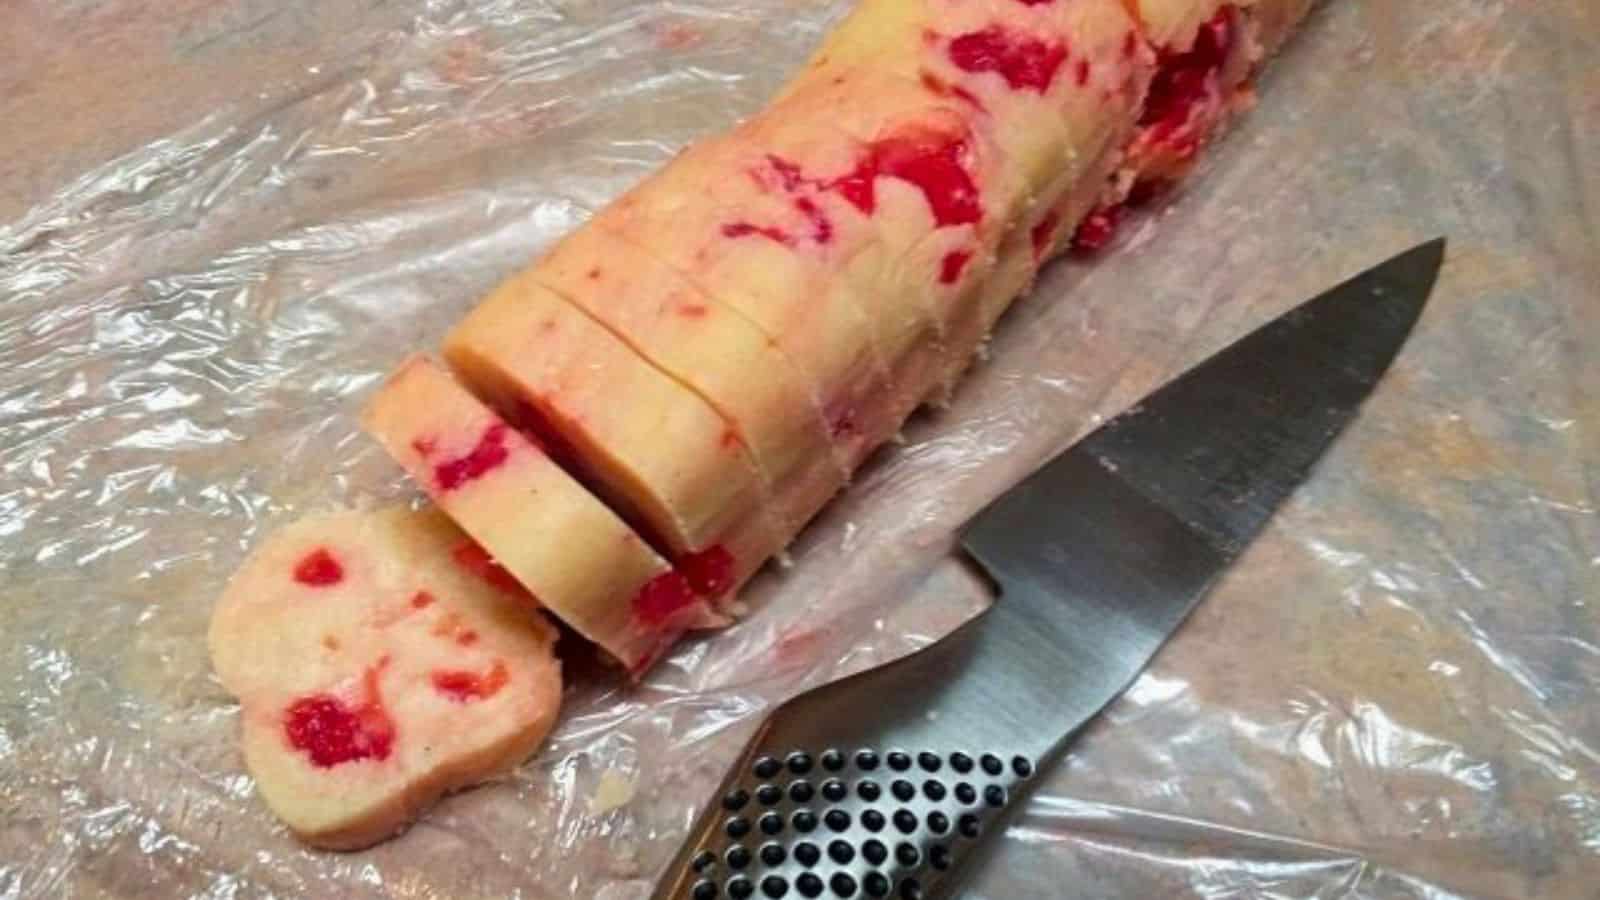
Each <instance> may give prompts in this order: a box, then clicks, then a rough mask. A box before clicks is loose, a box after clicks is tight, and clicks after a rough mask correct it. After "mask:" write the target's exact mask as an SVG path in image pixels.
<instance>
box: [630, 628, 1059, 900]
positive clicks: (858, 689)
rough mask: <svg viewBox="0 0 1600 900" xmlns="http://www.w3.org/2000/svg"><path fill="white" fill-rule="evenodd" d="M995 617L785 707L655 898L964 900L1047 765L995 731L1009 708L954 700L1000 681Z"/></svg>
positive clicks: (755, 742) (706, 814)
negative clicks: (991, 637) (989, 838)
mask: <svg viewBox="0 0 1600 900" xmlns="http://www.w3.org/2000/svg"><path fill="white" fill-rule="evenodd" d="M995 618H996V617H994V616H993V613H990V614H986V615H984V616H980V617H979V618H978V619H975V620H973V621H972V622H969V623H967V624H966V625H964V626H963V627H962V628H959V629H957V630H956V631H955V632H953V633H952V634H950V635H949V636H947V637H946V638H944V639H943V640H941V641H939V642H938V643H936V644H934V645H932V646H930V647H927V648H924V649H923V650H921V651H918V652H917V653H914V654H912V655H910V656H907V657H905V658H903V659H900V660H897V661H895V662H892V663H889V664H887V665H884V666H880V667H878V668H876V669H871V670H869V671H866V672H863V673H861V674H859V675H855V676H852V677H850V678H846V679H843V680H841V681H837V682H834V683H832V684H828V685H824V686H822V687H819V688H816V689H813V690H811V691H808V692H806V693H804V694H801V695H800V696H798V697H796V698H794V699H793V700H790V701H788V702H787V703H785V704H783V705H782V706H780V707H779V708H778V709H777V710H775V711H774V712H773V713H772V714H771V715H769V716H768V717H767V718H766V719H765V720H764V721H763V723H762V724H761V726H760V727H759V728H758V729H757V731H756V734H755V736H754V737H752V738H751V740H750V741H749V743H748V744H747V745H746V746H745V749H744V751H743V752H742V753H741V754H740V755H739V758H738V761H737V762H735V763H734V765H733V767H732V769H731V770H730V771H729V773H728V775H727V776H726V777H725V778H724V779H723V781H722V784H721V786H720V788H719V789H718V791H717V793H716V794H715V795H714V797H713V798H712V800H711V801H710V802H709V803H708V804H707V805H706V806H705V808H704V809H703V811H702V812H701V814H700V816H699V818H698V819H697V820H696V823H695V825H694V827H693V829H692V830H691V831H690V836H689V838H688V839H687V840H686V841H685V843H684V845H683V848H682V849H681V850H680V851H679V852H678V855H677V856H676V858H675V859H674V860H673V862H672V863H671V865H670V866H669V867H668V869H667V871H666V873H665V875H664V877H663V878H662V880H661V881H660V882H659V884H658V886H657V888H656V892H655V893H654V894H653V895H652V896H653V897H654V898H655V900H714V898H724V897H726V898H732V900H744V898H783V897H802V898H813V897H833V898H849V897H864V898H879V897H897V898H933V897H948V896H952V895H953V894H952V891H953V889H954V887H955V886H956V885H957V883H958V882H957V880H956V879H957V877H958V876H959V875H960V874H961V873H962V872H963V871H964V870H965V869H967V868H968V864H969V863H970V862H971V861H972V859H973V857H974V856H975V855H976V854H977V853H978V852H979V851H980V847H981V845H982V844H983V843H984V842H983V841H982V838H983V837H984V835H986V834H988V833H990V832H992V831H994V830H996V829H997V828H998V827H1000V825H1001V823H1002V821H1003V818H1004V815H1005V813H1006V812H1007V811H1008V809H1010V808H1011V806H1012V804H1013V801H1014V799H1015V798H1016V797H1017V795H1018V793H1019V792H1020V791H1021V790H1023V789H1025V788H1026V786H1027V784H1028V782H1029V780H1030V779H1031V776H1032V775H1033V773H1034V770H1035V768H1036V767H1037V766H1038V765H1039V764H1040V763H1041V762H1044V760H1042V759H1040V756H1039V754H1040V751H1041V748H1040V747H1038V746H1035V747H1033V748H1028V747H1025V746H1022V745H1023V744H1028V743H1033V744H1037V743H1038V742H1037V741H1031V742H1030V741H1021V742H1019V741H1018V740H1016V739H1015V736H1014V735H1007V733H1006V730H1005V728H1004V727H1000V728H997V727H996V722H997V721H1003V719H1004V717H999V718H998V719H997V717H996V716H994V715H993V712H994V709H993V707H994V704H992V703H991V704H982V703H976V704H975V703H973V702H970V701H971V700H972V698H971V697H970V696H964V695H963V694H962V692H961V691H959V690H956V691H954V692H952V687H953V686H958V685H960V684H962V683H983V682H985V681H987V680H988V679H986V678H985V675H986V672H985V668H986V666H987V665H989V664H991V661H993V660H994V659H995V658H994V656H993V655H992V654H984V653H980V652H979V651H980V650H981V649H982V648H983V645H984V644H985V636H986V632H987V631H989V630H990V628H991V627H992V626H993V624H995V623H994V619H995ZM988 674H992V673H988ZM1046 730H1047V729H1046Z"/></svg>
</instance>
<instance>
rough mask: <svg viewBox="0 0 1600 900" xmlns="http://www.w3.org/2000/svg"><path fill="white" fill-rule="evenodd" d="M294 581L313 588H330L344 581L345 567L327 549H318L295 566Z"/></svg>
mask: <svg viewBox="0 0 1600 900" xmlns="http://www.w3.org/2000/svg"><path fill="white" fill-rule="evenodd" d="M294 580H295V581H298V582H300V583H301V584H306V585H310V586H311V587H328V586H330V585H335V584H338V583H339V582H341V581H343V580H344V566H341V565H339V560H338V559H336V558H335V557H334V555H333V554H332V553H330V552H329V551H328V548H327V547H318V548H317V549H315V550H313V551H311V552H310V553H307V554H306V555H305V556H304V557H302V558H301V560H300V561H299V562H298V563H296V564H295V567H294Z"/></svg>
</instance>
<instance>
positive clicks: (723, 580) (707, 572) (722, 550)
mask: <svg viewBox="0 0 1600 900" xmlns="http://www.w3.org/2000/svg"><path fill="white" fill-rule="evenodd" d="M734 562H735V560H734V558H733V554H732V553H730V552H728V548H727V547H725V546H723V545H722V544H715V545H713V546H710V547H707V548H706V549H704V550H701V551H699V552H696V553H690V554H688V555H687V556H685V557H683V558H682V559H680V560H678V571H679V572H681V573H683V577H684V578H685V579H687V580H688V582H689V586H690V587H691V588H693V589H694V591H695V593H697V594H700V595H701V596H704V597H715V596H717V595H718V594H721V593H723V592H725V591H727V590H728V588H730V587H732V586H733V568H734Z"/></svg>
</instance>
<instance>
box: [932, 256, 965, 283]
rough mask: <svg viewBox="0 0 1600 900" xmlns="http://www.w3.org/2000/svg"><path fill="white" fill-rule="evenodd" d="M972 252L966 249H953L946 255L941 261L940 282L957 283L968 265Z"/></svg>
mask: <svg viewBox="0 0 1600 900" xmlns="http://www.w3.org/2000/svg"><path fill="white" fill-rule="evenodd" d="M970 259H972V254H971V253H969V252H967V251H966V250H952V251H951V252H949V253H946V254H945V255H944V259H943V260H941V261H940V263H939V283H940V284H955V283H956V282H957V281H959V280H960V279H961V271H962V270H963V269H965V268H966V267H967V262H968V260H970Z"/></svg>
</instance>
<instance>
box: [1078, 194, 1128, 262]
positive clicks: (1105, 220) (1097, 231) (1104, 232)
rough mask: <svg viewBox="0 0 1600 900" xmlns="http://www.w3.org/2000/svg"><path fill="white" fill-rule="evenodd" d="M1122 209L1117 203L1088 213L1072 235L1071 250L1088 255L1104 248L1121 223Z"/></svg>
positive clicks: (1115, 234) (1114, 235) (1113, 236)
mask: <svg viewBox="0 0 1600 900" xmlns="http://www.w3.org/2000/svg"><path fill="white" fill-rule="evenodd" d="M1122 209H1123V207H1122V204H1120V203H1119V204H1117V205H1115V206H1103V207H1100V208H1099V209H1096V210H1095V211H1094V212H1092V213H1089V215H1088V216H1086V217H1085V218H1084V220H1083V221H1082V222H1080V223H1079V224H1078V230H1077V231H1076V232H1074V233H1073V235H1072V249H1073V251H1074V252H1076V253H1078V254H1082V255H1088V254H1092V253H1095V252H1097V251H1099V250H1102V249H1104V248H1105V246H1106V245H1107V244H1109V243H1111V240H1112V238H1115V237H1116V236H1117V227H1118V226H1119V225H1121V224H1122Z"/></svg>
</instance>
